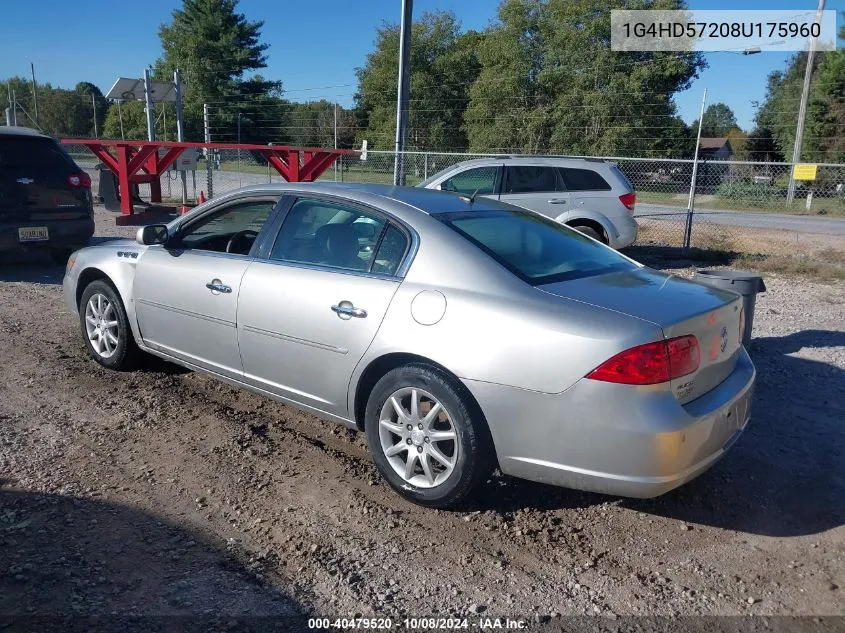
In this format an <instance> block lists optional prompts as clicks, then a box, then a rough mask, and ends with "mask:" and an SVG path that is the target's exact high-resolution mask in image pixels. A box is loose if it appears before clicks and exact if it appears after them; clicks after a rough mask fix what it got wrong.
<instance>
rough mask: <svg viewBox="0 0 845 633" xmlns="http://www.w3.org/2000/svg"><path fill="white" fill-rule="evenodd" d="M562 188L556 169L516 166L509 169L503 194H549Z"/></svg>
mask: <svg viewBox="0 0 845 633" xmlns="http://www.w3.org/2000/svg"><path fill="white" fill-rule="evenodd" d="M560 188H561V187H558V181H557V174H556V173H555V168H554V167H540V166H534V165H514V166H512V167H508V168H507V173H506V174H505V185H504V187H503V188H502V193H503V194H508V193H540V192H542V193H549V192H555V191H558V190H559V189H560Z"/></svg>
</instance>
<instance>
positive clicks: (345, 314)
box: [332, 301, 367, 319]
mask: <svg viewBox="0 0 845 633" xmlns="http://www.w3.org/2000/svg"><path fill="white" fill-rule="evenodd" d="M332 311H333V312H335V313H337V316H339V317H340V318H341V319H350V318H352V317H355V318H357V319H363V318H365V317H366V316H367V311H366V310H364V309H362V308H356V307H355V306H354V305H352V302H351V301H341V302H340V303H339V304H337V305H334V306H332Z"/></svg>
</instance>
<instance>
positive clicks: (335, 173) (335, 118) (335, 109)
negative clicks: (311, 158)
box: [334, 101, 337, 182]
mask: <svg viewBox="0 0 845 633" xmlns="http://www.w3.org/2000/svg"><path fill="white" fill-rule="evenodd" d="M334 148H335V149H337V101H335V103H334ZM334 180H335V182H337V161H335V162H334Z"/></svg>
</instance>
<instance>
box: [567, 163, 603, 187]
mask: <svg viewBox="0 0 845 633" xmlns="http://www.w3.org/2000/svg"><path fill="white" fill-rule="evenodd" d="M559 169H560V177H561V178H563V184H565V185H566V189H567V190H568V191H610V190H611V186H610V185H609V184H607V181H606V180H605V179H604V178H602V177H601V176H600V175H599V174H597V173H596V172H594V171H592V170H591V169H574V168H571V167H560V168H559Z"/></svg>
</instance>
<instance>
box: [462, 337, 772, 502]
mask: <svg viewBox="0 0 845 633" xmlns="http://www.w3.org/2000/svg"><path fill="white" fill-rule="evenodd" d="M755 377H756V375H755V370H754V365H753V364H752V363H751V359H750V358H749V356H748V354H747V352H746V351H745V350H744V349H743V350H742V351H741V353H740V355H739V359H738V361H737V365H736V367H735V368H734V371H733V372H732V373H731V374H730V375H729V376H728V378H726V379H725V380H724V381H723V382H722V383H721V384H720V385H719V386H717V387H716V388H714V389H712V390H711V391H709V392H708V393H706V394H704V395H703V396H701V397H700V398H697V399H696V400H693V401H692V402H690V403H687V404H685V405H681V404H679V403H678V401H677V400H676V399H675V396H674V395H673V394H672V393H671V391H670V389H669V387H668V386H667V385H653V386H649V387H635V386H630V385H616V384H610V383H603V382H599V381H593V380H588V379H582V380H580V381H579V382H578V383H576V384H575V385H573V386H572V387H571V388H570V389H568V390H567V391H565V392H563V393H561V394H540V393H537V392H530V391H525V390H521V389H514V388H511V387H504V386H501V385H492V384H490V383H480V382H476V381H471V380H470V381H466V383H467V386H468V387H469V388H470V390H471V391H472V392H473V394H474V395H475V397H476V399H477V400H478V402H479V404H480V405H481V408H482V410H483V411H484V413H485V415H486V417H487V421H488V424H489V425H490V430H491V433H492V435H493V441H494V444H495V446H496V453H497V456H498V460H499V466H500V468H501V470H502V472H504V473H506V474H508V475H513V476H515V477H521V478H524V479H530V480H533V481H539V482H543V483H548V484H553V485H559V486H566V487H568V488H575V489H579V490H588V491H593V492H601V493H606V494H611V495H621V496H625V497H641V498H645V497H655V496H657V495H661V494H663V493H665V492H668V491H669V490H672V489H673V488H676V487H678V486H680V485H681V484H683V483H685V482H687V481H689V480H691V479H693V478H695V477H696V476H697V475H699V474H701V473H703V472H704V471H705V470H707V469H708V468H710V467H711V466H712V465H713V464H715V463H716V462H717V461H718V460H719V458H721V457H722V456H723V455H724V454H725V452H726V451H727V450H728V449H729V448H730V447H731V445H732V444H733V443H734V442H735V441H736V440H737V439H738V438H739V436H740V434H741V433H742V432H743V431H744V430H745V427H746V425H747V423H748V419H749V410H750V404H751V398H752V394H753V390H754V381H755Z"/></svg>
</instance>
